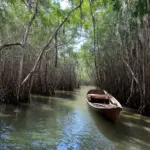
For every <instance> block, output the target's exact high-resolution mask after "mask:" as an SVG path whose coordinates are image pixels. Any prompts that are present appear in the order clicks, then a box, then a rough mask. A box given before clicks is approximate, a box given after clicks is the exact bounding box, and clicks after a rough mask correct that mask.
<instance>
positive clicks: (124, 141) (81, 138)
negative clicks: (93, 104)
mask: <svg viewBox="0 0 150 150" xmlns="http://www.w3.org/2000/svg"><path fill="white" fill-rule="evenodd" d="M88 89H90V87H82V88H81V89H80V90H76V91H75V92H71V93H70V92H57V93H56V96H54V97H49V98H47V97H41V96H40V97H39V96H38V97H37V96H33V97H32V101H31V105H30V106H19V107H17V108H16V107H13V106H11V105H9V106H7V107H6V109H5V111H3V112H0V114H1V115H0V119H1V121H0V150H1V149H2V150H5V149H6V150H7V149H14V150H15V149H20V150H22V149H29V150H35V149H36V150H37V149H39V150H42V149H43V150H47V149H48V150H49V149H50V150H55V149H58V150H68V149H69V150H71V149H77V150H101V149H102V150H109V149H110V150H111V149H118V150H120V149H124V150H128V149H129V150H130V149H139V150H143V149H144V150H146V149H150V145H149V141H150V128H149V127H150V119H147V118H143V117H140V116H138V115H136V114H133V113H129V112H128V111H123V113H122V114H121V116H120V119H119V120H118V122H117V123H116V124H115V123H111V122H109V121H108V120H106V119H105V118H103V117H102V116H101V115H99V114H98V113H96V112H94V111H93V110H91V109H90V108H89V107H88V105H87V103H86V92H87V91H88ZM14 110H15V111H14ZM16 110H17V111H16Z"/></svg>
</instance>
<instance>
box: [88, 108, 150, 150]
mask: <svg viewBox="0 0 150 150" xmlns="http://www.w3.org/2000/svg"><path fill="white" fill-rule="evenodd" d="M88 110H89V112H90V114H91V116H92V118H93V120H94V122H95V125H96V126H97V128H98V129H99V131H100V132H101V133H102V134H103V135H104V136H105V137H106V138H108V139H109V140H111V141H112V142H113V143H115V146H116V149H123V150H124V149H125V150H127V149H129V150H130V149H139V150H149V149H150V143H149V141H150V122H149V121H146V120H150V119H148V118H147V119H145V118H144V119H143V117H140V116H139V115H137V114H134V113H131V112H126V111H122V113H121V115H120V118H119V120H118V121H117V122H111V121H109V120H107V119H106V118H104V117H103V116H101V114H99V113H97V112H95V111H94V110H92V109H91V108H88Z"/></svg>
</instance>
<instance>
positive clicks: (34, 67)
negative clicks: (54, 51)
mask: <svg viewBox="0 0 150 150" xmlns="http://www.w3.org/2000/svg"><path fill="white" fill-rule="evenodd" d="M82 3H83V0H81V1H80V4H79V5H78V6H77V7H75V8H74V9H72V10H71V11H70V12H69V13H68V15H67V16H66V17H65V19H64V20H63V21H62V22H61V24H60V25H59V26H58V27H57V28H56V30H55V31H54V33H53V35H52V36H51V37H50V38H49V40H48V43H47V44H46V45H45V46H44V47H43V49H42V50H41V53H40V54H39V56H38V58H37V60H36V62H35V64H34V66H33V68H32V70H31V71H30V73H29V74H28V75H27V76H26V77H25V79H24V80H23V82H22V85H23V84H25V83H26V82H27V81H28V80H29V79H30V78H31V77H32V76H33V73H34V72H35V70H36V68H37V66H38V64H39V62H40V61H41V59H42V57H43V54H44V52H45V50H46V49H47V48H48V46H49V45H50V44H51V42H52V41H53V39H54V37H55V35H56V34H57V33H58V31H59V29H60V28H61V27H62V26H63V24H64V23H65V22H66V21H67V20H68V18H69V17H70V16H71V14H72V13H73V12H74V11H75V10H76V9H78V8H80V7H81V5H82Z"/></svg>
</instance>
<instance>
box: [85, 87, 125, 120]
mask: <svg viewBox="0 0 150 150" xmlns="http://www.w3.org/2000/svg"><path fill="white" fill-rule="evenodd" d="M93 98H94V101H93ZM95 99H96V100H97V101H95ZM101 99H102V100H103V101H101ZM108 99H109V103H106V102H108ZM87 103H88V104H89V105H90V107H91V108H92V109H94V110H95V111H97V112H99V113H101V114H103V115H104V116H105V117H107V118H108V119H110V120H113V121H116V120H117V119H118V117H119V115H120V112H121V110H122V106H121V104H120V103H119V101H117V100H116V99H115V98H114V97H113V96H112V95H110V94H109V93H107V92H106V91H100V90H90V91H88V93H87Z"/></svg>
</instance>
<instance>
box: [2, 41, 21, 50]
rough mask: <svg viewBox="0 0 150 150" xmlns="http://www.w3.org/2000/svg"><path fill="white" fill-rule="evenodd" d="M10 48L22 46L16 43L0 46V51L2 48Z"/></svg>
mask: <svg viewBox="0 0 150 150" xmlns="http://www.w3.org/2000/svg"><path fill="white" fill-rule="evenodd" d="M11 46H22V44H21V43H19V42H17V43H11V44H4V45H2V46H0V51H1V50H2V49H4V48H8V47H11Z"/></svg>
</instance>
